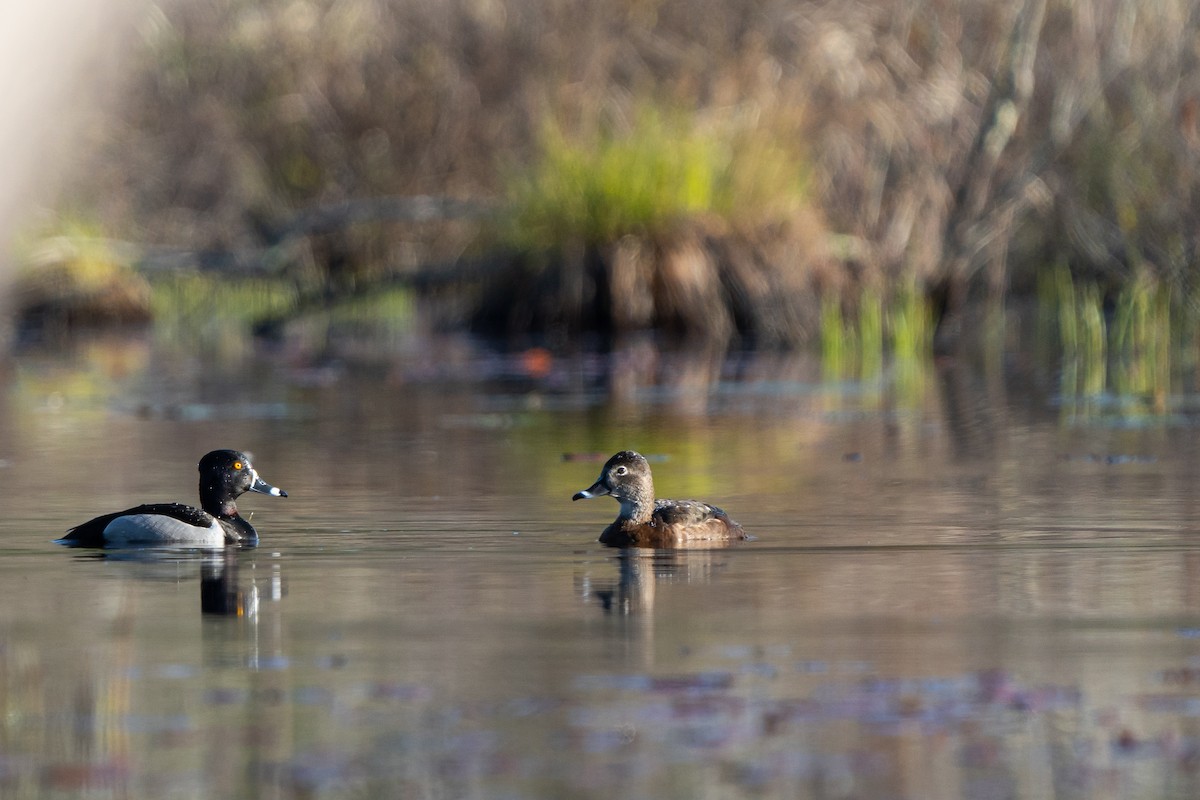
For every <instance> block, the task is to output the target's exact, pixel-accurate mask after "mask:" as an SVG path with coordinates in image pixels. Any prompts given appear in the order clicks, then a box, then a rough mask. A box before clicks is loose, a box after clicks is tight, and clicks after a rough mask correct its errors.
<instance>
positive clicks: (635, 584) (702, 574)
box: [587, 548, 729, 615]
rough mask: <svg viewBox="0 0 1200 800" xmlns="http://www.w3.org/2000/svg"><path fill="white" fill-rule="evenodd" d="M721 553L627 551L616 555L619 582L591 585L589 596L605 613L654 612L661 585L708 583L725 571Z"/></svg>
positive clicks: (726, 555) (726, 557)
mask: <svg viewBox="0 0 1200 800" xmlns="http://www.w3.org/2000/svg"><path fill="white" fill-rule="evenodd" d="M728 557H729V556H728V553H727V552H725V551H721V550H713V549H711V548H709V549H707V550H691V549H673V550H650V549H639V548H625V549H622V550H621V551H620V552H618V553H617V554H616V557H615V560H616V562H617V580H616V581H611V580H609V581H596V582H595V583H594V584H591V583H590V582H589V585H588V587H587V589H588V595H589V597H591V598H594V599H595V600H596V601H598V602H599V604H600V608H601V609H602V610H603V611H604V612H605V613H610V614H611V613H616V614H620V615H630V614H637V613H639V612H643V611H650V610H652V609H653V608H654V601H655V597H656V593H657V588H658V586H659V585H664V586H670V585H674V584H686V583H708V582H709V581H711V580H712V579H713V578H714V577H715V575H716V574H717V573H718V572H719V571H720V570H722V569H724V568H725V566H726V564H727V560H728Z"/></svg>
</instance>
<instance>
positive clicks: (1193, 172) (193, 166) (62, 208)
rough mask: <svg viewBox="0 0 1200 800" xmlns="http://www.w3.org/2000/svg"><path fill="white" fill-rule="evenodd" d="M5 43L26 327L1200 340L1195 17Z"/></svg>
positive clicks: (14, 302)
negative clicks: (1033, 314)
mask: <svg viewBox="0 0 1200 800" xmlns="http://www.w3.org/2000/svg"><path fill="white" fill-rule="evenodd" d="M4 13H5V14H6V15H8V16H10V17H12V23H13V24H6V25H4V26H3V27H4V30H5V33H4V35H5V36H6V37H8V38H9V39H11V46H9V47H5V48H4V51H5V57H6V58H7V59H9V60H11V61H12V68H11V69H5V70H4V75H5V77H4V81H5V83H4V85H3V86H4V92H3V93H2V94H0V97H2V98H3V102H4V103H5V105H6V113H5V114H4V123H3V124H4V134H3V136H4V138H3V139H2V140H0V141H2V142H3V143H4V147H3V155H2V156H0V157H3V158H4V163H5V172H6V174H7V175H9V176H10V179H9V180H6V182H5V184H6V185H5V189H4V192H5V195H4V198H3V200H2V201H0V202H2V205H0V215H2V216H0V225H2V228H0V230H2V231H3V235H4V243H5V247H4V248H3V252H4V265H5V267H4V277H5V279H6V284H7V286H8V289H7V291H6V296H7V298H8V300H9V303H8V306H9V315H10V318H11V319H12V321H13V324H14V325H15V327H16V328H17V330H18V331H31V330H41V331H44V330H46V329H47V328H49V329H60V328H62V327H64V326H66V327H70V326H74V325H78V324H80V323H87V324H94V323H97V322H100V323H109V322H121V323H126V322H130V321H144V320H147V319H155V320H158V321H159V322H160V323H161V324H162V325H163V326H164V327H165V328H170V326H172V325H175V326H176V328H179V327H180V320H181V318H182V319H183V320H184V322H183V324H182V327H183V329H185V330H186V331H188V332H189V335H193V334H195V333H196V332H197V331H198V330H203V329H204V328H205V327H207V326H205V325H197V324H193V323H195V322H196V320H197V318H204V317H212V316H213V315H221V316H222V320H223V321H222V322H221V323H220V324H219V325H216V326H215V327H217V328H219V329H221V330H228V328H227V325H237V326H244V327H245V328H246V329H247V330H249V331H253V332H256V333H259V334H267V335H275V336H282V335H286V334H287V332H288V331H289V330H292V331H295V330H296V329H303V328H304V321H305V320H309V321H310V322H311V320H312V319H313V318H314V317H316V318H320V319H322V320H323V322H322V324H321V325H319V326H318V327H319V328H320V329H321V331H323V332H327V331H328V325H327V323H328V319H329V315H330V314H333V315H334V316H335V317H337V318H343V319H344V318H345V317H346V316H347V315H348V316H350V317H353V318H354V320H355V324H356V325H360V326H365V327H366V328H371V327H372V326H375V328H376V332H377V333H378V332H379V331H378V326H379V325H380V324H382V325H383V326H384V327H388V326H390V328H389V329H391V330H393V331H394V330H395V327H396V326H397V325H400V326H415V327H416V328H417V329H420V330H426V331H428V330H459V331H463V330H466V331H472V332H476V333H479V334H482V335H483V336H484V337H486V338H487V339H489V340H490V341H492V342H495V343H498V346H500V347H504V348H512V347H514V346H515V347H528V346H534V345H536V346H544V347H549V348H551V349H554V350H562V349H564V348H566V349H570V348H582V349H604V348H607V347H611V346H612V345H613V344H614V342H615V341H617V340H618V339H619V338H620V337H622V336H624V335H627V334H631V333H636V332H643V331H653V332H655V334H656V336H657V337H659V339H658V341H660V342H666V341H670V342H678V341H680V340H684V341H703V342H706V343H717V344H718V345H720V346H733V347H738V348H743V349H744V348H748V347H753V348H761V347H780V346H782V347H804V346H809V345H814V346H817V345H819V346H821V347H823V348H824V351H825V353H826V355H827V356H829V357H831V358H832V357H837V355H838V354H839V353H844V352H846V351H851V352H855V353H857V352H860V351H863V352H866V353H867V354H868V355H867V357H868V359H870V358H872V356H871V353H872V352H873V351H881V352H888V353H891V352H898V353H900V354H905V353H909V352H914V353H925V352H928V351H929V350H931V349H936V350H937V351H938V352H949V351H952V350H954V349H956V348H959V347H961V346H962V343H963V340H964V339H970V338H972V336H973V335H974V334H978V333H980V331H981V330H986V329H988V328H987V326H982V325H976V324H974V321H975V320H977V319H981V318H982V317H981V315H982V314H983V312H984V311H985V310H987V309H992V310H995V309H996V308H1006V307H1007V308H1009V309H1011V308H1012V307H1013V306H1014V305H1017V304H1018V303H1020V302H1025V301H1028V302H1030V303H1032V304H1034V305H1036V306H1039V307H1042V308H1044V309H1045V308H1048V309H1050V310H1049V312H1048V313H1051V314H1053V315H1054V316H1055V318H1056V319H1057V320H1058V322H1057V323H1055V324H1053V325H1052V326H1051V327H1050V328H1049V329H1045V330H1042V331H1041V332H1040V334H1039V335H1041V336H1043V337H1050V338H1051V339H1052V340H1053V342H1054V343H1059V344H1064V345H1065V346H1066V347H1068V348H1076V347H1085V348H1087V347H1090V348H1093V349H1096V348H1099V349H1101V350H1106V349H1109V348H1116V349H1118V350H1120V349H1122V348H1124V351H1126V352H1128V353H1129V354H1137V353H1140V352H1141V351H1143V350H1145V349H1147V348H1149V349H1160V350H1161V349H1165V347H1166V344H1165V342H1163V341H1159V339H1160V338H1161V337H1162V336H1170V335H1174V334H1177V333H1179V332H1180V331H1181V330H1182V329H1183V327H1184V326H1185V325H1186V326H1188V327H1194V326H1192V320H1193V319H1194V316H1195V314H1194V311H1193V308H1194V292H1195V288H1194V283H1195V281H1194V280H1193V277H1192V276H1193V273H1194V272H1195V262H1196V236H1197V220H1196V214H1195V211H1194V207H1195V204H1194V202H1193V195H1194V193H1195V187H1196V181H1197V178H1196V176H1197V169H1196V164H1197V154H1198V152H1200V151H1198V147H1200V138H1198V136H1200V132H1198V129H1197V111H1198V109H1200V106H1198V102H1200V78H1198V74H1197V69H1196V62H1197V48H1196V44H1195V42H1196V34H1197V29H1198V27H1200V26H1198V21H1197V9H1196V7H1195V4H1194V3H1190V2H1186V1H1185V0H1167V1H1166V2H1163V3H1159V4H1156V6H1155V7H1154V8H1153V9H1147V8H1141V7H1139V6H1138V5H1137V4H1133V3H1128V2H1122V1H1121V0H1080V1H1079V2H1065V1H1062V2H1056V1H1055V0H1022V2H1017V3H955V2H936V1H935V0H928V1H927V0H894V1H889V0H880V1H879V2H851V1H849V0H847V1H846V2H835V3H825V2H820V3H818V2H773V1H772V0H746V1H745V2H741V1H739V2H735V3H726V2H706V1H705V0H689V1H687V2H684V1H683V0H678V1H673V0H661V1H657V0H642V1H638V2H626V1H624V0H602V1H601V2H570V1H569V0H528V1H527V2H519V3H514V2H507V3H506V2H500V1H499V0H451V1H450V2H420V0H414V1H412V2H400V1H399V0H344V1H343V2H304V1H303V0H295V1H294V2H292V1H289V2H274V1H273V0H263V2H202V3H162V4H152V3H146V2H138V0H126V1H125V2H123V3H120V4H116V5H114V6H113V7H112V8H111V9H106V11H105V12H104V13H103V14H102V13H100V12H98V11H97V10H95V9H94V8H92V7H90V6H89V5H87V4H85V3H70V2H66V0H59V2H56V3H51V4H48V5H46V6H44V7H39V8H38V9H20V10H17V9H11V10H7V11H5V12H4ZM68 20H69V22H70V24H66V22H67V21H68ZM214 292H216V293H219V295H217V294H214ZM217 296H219V297H220V298H221V300H220V302H213V303H206V302H204V301H205V300H211V299H212V298H214V297H217ZM226 318H228V321H226ZM964 319H967V320H970V322H969V324H966V325H964V324H963V322H964ZM410 329H412V328H411V327H410ZM322 335H324V334H322ZM1001 338H1002V337H1001ZM992 346H993V347H996V346H998V347H1003V342H1002V341H1001V342H1000V343H993V345H992ZM1084 357H1085V359H1086V358H1087V357H1088V356H1087V352H1085V353H1084Z"/></svg>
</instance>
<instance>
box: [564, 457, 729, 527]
mask: <svg viewBox="0 0 1200 800" xmlns="http://www.w3.org/2000/svg"><path fill="white" fill-rule="evenodd" d="M606 494H607V495H612V496H613V497H614V498H616V501H617V502H618V503H620V504H621V511H620V513H619V514H617V518H616V520H615V521H614V522H613V523H612V524H611V525H609V526H608V527H607V528H605V529H604V533H602V534H600V541H601V542H602V543H603V544H608V545H613V546H615V547H680V546H685V545H687V544H688V543H700V542H711V543H713V544H716V543H718V542H729V541H732V540H735V539H745V538H746V532H745V531H744V530H742V526H741V525H738V524H737V523H736V522H734V521H733V520H731V519H730V518H729V516H728V515H727V514H726V513H725V512H724V511H722V510H721V509H719V508H717V507H716V506H710V505H709V504H708V503H700V502H697V501H696V500H655V499H654V480H653V478H651V477H650V464H649V463H647V462H646V459H645V457H644V456H642V455H641V454H639V453H635V452H634V451H632V450H622V451H621V452H619V453H617V454H616V455H615V456H613V457H612V458H610V459H609V460H608V461H607V462H606V463H605V464H604V468H603V469H602V470H600V479H599V480H597V481H596V482H595V483H594V484H592V485H591V486H589V487H588V488H586V489H584V490H583V491H582V492H577V493H576V494H575V496H574V497H572V498H571V499H572V500H587V499H589V498H592V497H600V496H602V495H606Z"/></svg>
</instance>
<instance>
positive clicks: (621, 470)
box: [616, 467, 629, 475]
mask: <svg viewBox="0 0 1200 800" xmlns="http://www.w3.org/2000/svg"><path fill="white" fill-rule="evenodd" d="M626 472H629V468H628V467H617V469H616V473H617V474H618V475H624V474H625V473H626Z"/></svg>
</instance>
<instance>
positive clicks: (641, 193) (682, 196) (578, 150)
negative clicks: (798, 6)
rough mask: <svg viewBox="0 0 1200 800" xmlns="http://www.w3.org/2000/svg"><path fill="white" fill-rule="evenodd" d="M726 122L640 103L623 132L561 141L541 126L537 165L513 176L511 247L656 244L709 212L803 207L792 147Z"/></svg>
mask: <svg viewBox="0 0 1200 800" xmlns="http://www.w3.org/2000/svg"><path fill="white" fill-rule="evenodd" d="M789 140H795V137H792V138H791V139H789V138H786V137H781V138H780V139H778V140H776V139H775V138H774V137H772V136H771V135H769V133H768V132H766V131H764V130H762V129H761V128H757V127H754V126H750V125H743V124H740V123H739V121H738V120H736V119H733V118H730V119H726V120H722V121H718V122H704V123H702V122H701V121H700V120H699V119H697V118H696V117H694V116H692V115H688V114H684V113H668V112H661V111H657V110H655V109H653V108H652V107H650V106H646V107H644V108H643V109H642V110H641V111H639V112H638V113H636V114H635V116H634V119H633V121H632V123H631V124H630V125H629V126H628V128H626V129H621V130H618V129H616V128H612V129H608V130H604V131H599V132H596V133H594V134H592V135H582V134H580V135H569V134H567V133H566V132H564V131H563V129H562V128H561V127H560V126H558V125H556V124H554V123H553V122H547V123H546V124H545V125H544V126H543V131H542V135H541V138H540V141H539V146H540V156H539V159H538V160H537V161H536V163H534V164H533V165H532V166H530V167H529V168H527V169H522V170H511V171H510V175H509V179H508V181H507V192H506V194H507V199H508V204H509V206H510V208H511V209H512V210H511V215H510V218H509V220H508V225H507V238H508V240H509V242H510V244H512V245H514V246H516V247H518V248H521V249H525V250H530V251H534V252H537V251H543V250H546V249H554V248H561V247H565V246H572V245H577V244H583V245H589V246H590V245H600V244H605V243H611V242H615V241H617V240H619V239H620V238H621V237H623V236H627V235H635V236H644V237H648V238H654V237H656V236H659V235H661V234H663V233H665V232H667V231H669V230H670V229H671V227H672V226H674V225H676V224H677V223H678V222H679V221H680V220H683V219H688V218H694V217H697V216H704V215H712V216H716V217H718V218H720V219H723V220H726V221H730V222H735V223H736V222H738V221H739V220H742V219H754V220H758V221H762V220H764V219H778V218H781V217H782V216H784V215H786V214H787V213H788V211H789V210H793V209H795V208H796V207H798V206H800V205H802V204H807V203H808V202H809V198H808V191H807V180H806V176H807V162H806V160H805V158H804V157H803V155H802V154H801V153H800V152H799V151H798V148H793V147H788V146H786V145H785V144H782V143H781V142H786V141H789Z"/></svg>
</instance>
